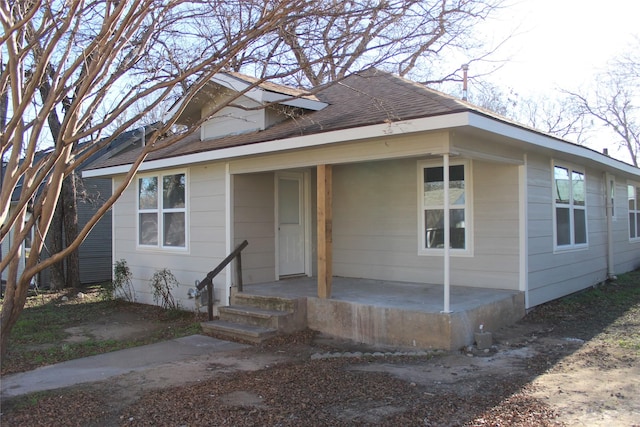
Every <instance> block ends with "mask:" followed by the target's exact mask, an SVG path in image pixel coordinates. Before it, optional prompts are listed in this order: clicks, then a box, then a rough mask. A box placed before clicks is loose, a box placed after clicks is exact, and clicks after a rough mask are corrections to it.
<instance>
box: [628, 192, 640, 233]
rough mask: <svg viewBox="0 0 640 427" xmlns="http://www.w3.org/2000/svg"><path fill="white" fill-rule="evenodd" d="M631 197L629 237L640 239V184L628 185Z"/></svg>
mask: <svg viewBox="0 0 640 427" xmlns="http://www.w3.org/2000/svg"><path fill="white" fill-rule="evenodd" d="M627 193H628V197H629V239H630V240H640V184H629V185H628V186H627Z"/></svg>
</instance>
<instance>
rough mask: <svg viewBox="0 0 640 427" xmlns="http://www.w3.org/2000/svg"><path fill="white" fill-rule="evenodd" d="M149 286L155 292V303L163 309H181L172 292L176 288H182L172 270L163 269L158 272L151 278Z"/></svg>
mask: <svg viewBox="0 0 640 427" xmlns="http://www.w3.org/2000/svg"><path fill="white" fill-rule="evenodd" d="M149 285H150V286H151V289H152V291H153V301H154V302H155V303H156V304H158V303H160V306H161V307H162V308H166V309H169V310H179V309H180V305H179V304H178V303H177V302H176V300H175V299H174V298H173V294H172V293H171V290H172V289H173V288H174V287H178V286H180V284H179V283H178V279H176V277H175V276H174V275H173V273H171V270H169V269H168V268H163V269H162V270H158V271H156V272H155V273H154V274H153V277H151V281H150V283H149Z"/></svg>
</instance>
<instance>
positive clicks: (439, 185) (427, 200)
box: [424, 165, 465, 206]
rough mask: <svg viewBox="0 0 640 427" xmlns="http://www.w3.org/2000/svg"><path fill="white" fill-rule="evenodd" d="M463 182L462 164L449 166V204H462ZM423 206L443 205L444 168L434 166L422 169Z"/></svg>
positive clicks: (463, 199) (463, 196)
mask: <svg viewBox="0 0 640 427" xmlns="http://www.w3.org/2000/svg"><path fill="white" fill-rule="evenodd" d="M464 202H465V184H464V165H455V166H450V167H449V204H450V205H464ZM424 204H425V206H443V205H444V168H443V167H434V168H425V170H424Z"/></svg>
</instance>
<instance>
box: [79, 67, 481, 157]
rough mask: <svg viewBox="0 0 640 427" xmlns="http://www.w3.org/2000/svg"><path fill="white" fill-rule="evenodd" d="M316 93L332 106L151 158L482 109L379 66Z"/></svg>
mask: <svg viewBox="0 0 640 427" xmlns="http://www.w3.org/2000/svg"><path fill="white" fill-rule="evenodd" d="M313 92H315V94H316V97H317V98H318V99H319V100H320V101H322V102H325V103H327V104H328V106H327V107H325V108H324V109H322V110H319V111H309V112H306V113H305V114H303V115H302V116H300V117H296V118H294V119H289V120H285V121H283V122H280V123H277V124H275V125H273V126H271V127H269V128H267V129H265V130H261V131H256V132H252V133H244V134H239V135H230V136H226V137H221V138H215V139H209V140H205V141H200V134H199V132H194V133H193V134H191V135H190V136H188V137H186V138H184V139H182V140H181V141H179V142H177V143H175V144H173V145H171V146H170V147H168V148H166V149H162V150H159V151H157V152H154V153H151V154H150V155H149V156H148V157H147V160H158V159H165V158H171V157H177V156H182V155H187V154H194V153H200V152H206V151H212V150H217V149H222V148H228V147H234V146H241V145H249V144H257V143H261V142H266V141H273V140H279V139H286V138H292V137H296V136H303V135H312V134H318V133H322V132H329V131H336V130H342V129H349V128H356V127H361V126H367V125H374V124H380V123H385V122H389V121H398V120H409V119H414V118H420V117H429V116H438V115H443V114H452V113H456V112H461V111H469V110H476V108H472V107H471V105H470V104H467V103H466V102H463V101H460V100H458V99H455V98H453V97H451V96H448V95H445V94H443V93H440V92H437V91H435V90H432V89H429V88H427V87H425V86H423V85H420V84H418V83H415V82H412V81H409V80H405V79H402V78H400V77H397V76H395V75H393V74H389V73H386V72H383V71H380V70H376V69H369V70H366V71H363V72H360V73H355V74H352V75H350V76H349V77H347V78H345V79H344V80H342V81H340V82H337V83H333V84H329V85H326V86H324V87H322V88H320V89H319V90H317V91H313ZM139 151H140V149H135V150H130V151H127V152H123V153H122V154H120V155H116V156H113V157H111V158H103V159H101V160H99V161H98V162H96V163H94V164H93V165H92V166H91V167H90V168H91V169H98V168H103V167H109V166H119V165H125V164H129V163H132V162H133V161H134V159H135V158H136V157H137V155H138V153H139Z"/></svg>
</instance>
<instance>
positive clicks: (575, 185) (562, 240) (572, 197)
mask: <svg viewBox="0 0 640 427" xmlns="http://www.w3.org/2000/svg"><path fill="white" fill-rule="evenodd" d="M553 177H554V192H555V197H554V198H555V223H556V229H555V232H556V247H557V248H564V247H576V246H578V247H579V246H584V245H586V244H587V211H586V203H585V201H586V200H585V196H586V191H585V189H586V187H585V178H584V172H582V171H579V170H576V169H575V168H572V167H568V166H559V165H555V166H554V168H553Z"/></svg>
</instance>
